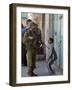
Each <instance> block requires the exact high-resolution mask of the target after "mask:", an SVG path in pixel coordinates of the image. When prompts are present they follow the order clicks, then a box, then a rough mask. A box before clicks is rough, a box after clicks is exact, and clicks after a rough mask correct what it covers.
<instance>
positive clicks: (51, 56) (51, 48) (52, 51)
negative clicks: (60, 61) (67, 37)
mask: <svg viewBox="0 0 72 90" xmlns="http://www.w3.org/2000/svg"><path fill="white" fill-rule="evenodd" d="M53 42H54V40H53V38H51V37H50V38H49V40H48V44H49V45H48V56H49V57H48V60H47V62H48V67H49V70H50V71H51V72H52V73H54V71H53V69H52V67H51V66H52V64H53V63H54V61H55V60H57V54H56V51H55V48H54V46H53Z"/></svg>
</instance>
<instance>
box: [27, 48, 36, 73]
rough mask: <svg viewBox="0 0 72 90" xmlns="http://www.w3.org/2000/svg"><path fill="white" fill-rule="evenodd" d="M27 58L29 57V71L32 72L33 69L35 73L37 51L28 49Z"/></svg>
mask: <svg viewBox="0 0 72 90" xmlns="http://www.w3.org/2000/svg"><path fill="white" fill-rule="evenodd" d="M26 57H27V67H28V70H31V68H32V71H33V69H34V68H35V63H36V50H35V49H28V50H27V53H26ZM29 72H30V71H29Z"/></svg>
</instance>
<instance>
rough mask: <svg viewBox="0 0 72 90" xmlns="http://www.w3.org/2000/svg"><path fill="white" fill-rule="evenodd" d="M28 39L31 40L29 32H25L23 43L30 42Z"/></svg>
mask: <svg viewBox="0 0 72 90" xmlns="http://www.w3.org/2000/svg"><path fill="white" fill-rule="evenodd" d="M28 41H29V38H28V33H27V32H25V34H24V37H23V43H24V44H25V43H26V42H28Z"/></svg>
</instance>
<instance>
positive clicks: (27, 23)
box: [21, 18, 32, 66]
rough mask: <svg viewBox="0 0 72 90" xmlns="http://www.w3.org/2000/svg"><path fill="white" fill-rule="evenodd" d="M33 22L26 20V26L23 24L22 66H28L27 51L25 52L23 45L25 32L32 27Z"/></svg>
mask: <svg viewBox="0 0 72 90" xmlns="http://www.w3.org/2000/svg"><path fill="white" fill-rule="evenodd" d="M31 22H32V20H30V19H26V18H25V24H24V25H23V24H22V29H21V32H22V65H23V66H27V59H26V50H25V45H24V43H23V37H24V34H25V32H27V31H28V28H29V27H30V23H31Z"/></svg>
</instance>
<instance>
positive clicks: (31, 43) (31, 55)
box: [23, 29, 41, 76]
mask: <svg viewBox="0 0 72 90" xmlns="http://www.w3.org/2000/svg"><path fill="white" fill-rule="evenodd" d="M29 37H33V39H30V38H29ZM23 42H24V44H25V46H26V50H27V53H26V57H27V66H28V74H29V75H30V76H33V70H34V68H35V62H36V51H37V49H38V47H39V45H40V42H41V31H40V30H39V29H38V30H37V29H36V30H32V31H30V30H28V32H26V33H25V35H24V39H23Z"/></svg>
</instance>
